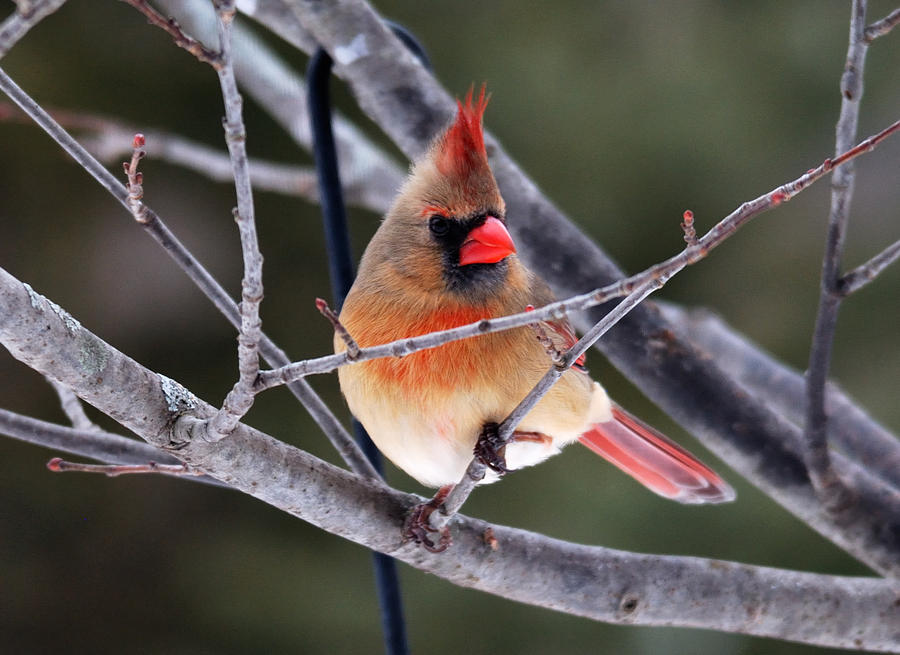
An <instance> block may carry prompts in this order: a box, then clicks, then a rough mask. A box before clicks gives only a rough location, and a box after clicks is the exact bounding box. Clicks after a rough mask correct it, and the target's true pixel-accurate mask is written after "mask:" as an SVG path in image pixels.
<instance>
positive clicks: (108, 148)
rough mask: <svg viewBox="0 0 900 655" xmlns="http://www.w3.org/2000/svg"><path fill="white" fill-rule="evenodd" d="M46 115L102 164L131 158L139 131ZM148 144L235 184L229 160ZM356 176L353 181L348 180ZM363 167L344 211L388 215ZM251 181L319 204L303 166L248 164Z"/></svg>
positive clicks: (166, 143)
mask: <svg viewBox="0 0 900 655" xmlns="http://www.w3.org/2000/svg"><path fill="white" fill-rule="evenodd" d="M47 111H48V113H49V114H50V115H51V116H53V118H54V119H55V120H56V121H58V122H59V124H60V125H62V126H63V127H66V128H68V129H82V130H87V131H88V134H85V135H82V137H81V142H82V145H83V146H84V147H85V148H86V149H87V150H88V151H89V152H90V153H91V154H93V155H94V156H95V157H97V158H98V159H99V160H100V161H103V162H105V163H110V162H112V161H115V160H116V159H118V158H119V157H121V156H123V155H127V154H131V152H132V148H131V147H130V146H129V145H128V144H129V139H131V138H132V136H133V135H134V134H135V132H137V131H138V130H137V128H135V127H134V126H129V125H127V124H126V123H122V122H120V121H117V120H115V119H112V118H108V117H105V116H98V115H96V114H85V113H82V112H76V111H70V110H64V109H48V110H47ZM19 118H21V119H22V121H23V122H27V123H31V121H30V120H29V119H28V117H27V116H26V115H25V114H24V113H22V112H20V111H19V110H18V109H16V108H15V107H14V106H13V105H12V104H10V103H6V102H0V121H13V120H17V119H19ZM144 135H145V137H146V140H147V141H148V142H150V143H152V144H153V149H152V150H150V151H149V152H145V153H144V156H145V157H147V158H150V159H160V160H163V161H167V162H170V163H172V164H175V165H177V166H182V167H184V168H187V169H189V170H191V171H193V172H195V173H198V174H200V175H203V176H204V177H207V178H209V179H211V180H214V181H216V182H228V183H232V184H233V183H234V173H233V171H232V168H231V160H230V159H229V157H228V155H227V154H225V153H222V152H220V151H218V150H216V149H214V148H210V147H209V146H207V145H204V144H202V143H198V142H196V141H192V140H190V139H185V138H183V137H180V136H178V135H175V134H171V133H168V132H164V131H160V130H146V131H145V132H144ZM350 172H352V173H357V175H354V176H352V177H351V175H350V174H349V173H350ZM362 172H363V170H362V169H361V167H359V166H356V167H351V168H350V171H349V172H348V174H347V175H345V176H344V178H346V179H344V178H342V180H341V182H342V183H343V186H344V194H345V198H346V200H347V204H348V205H353V206H356V207H362V208H364V209H369V210H372V211H374V212H378V213H384V212H385V211H387V208H388V203H389V201H390V198H389V197H388V195H387V192H389V191H391V190H392V189H388V190H387V192H386V191H385V190H384V189H378V188H375V185H376V184H379V183H382V182H383V178H371V177H361V176H360V175H359V174H360V173H362ZM250 181H251V182H252V183H253V187H254V189H256V190H257V191H270V192H272V193H280V194H283V195H288V196H297V197H300V198H303V199H305V200H308V201H310V202H318V201H319V190H318V188H317V186H316V172H315V170H313V169H312V168H310V167H307V166H295V165H291V164H280V163H276V162H272V161H260V160H258V159H254V160H253V161H251V162H250Z"/></svg>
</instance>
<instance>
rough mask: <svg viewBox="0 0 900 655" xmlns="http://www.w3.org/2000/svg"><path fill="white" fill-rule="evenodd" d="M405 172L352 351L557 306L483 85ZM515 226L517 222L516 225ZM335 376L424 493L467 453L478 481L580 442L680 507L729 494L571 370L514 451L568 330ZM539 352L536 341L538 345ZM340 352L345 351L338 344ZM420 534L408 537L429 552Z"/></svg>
mask: <svg viewBox="0 0 900 655" xmlns="http://www.w3.org/2000/svg"><path fill="white" fill-rule="evenodd" d="M457 104H458V111H457V114H456V119H455V121H454V122H453V124H452V125H450V127H449V128H448V129H447V130H446V131H445V132H444V133H443V134H441V135H440V136H439V137H438V138H437V139H436V140H435V141H434V143H433V144H432V146H431V148H430V149H429V151H428V152H427V153H426V154H425V156H424V157H422V158H421V159H420V160H419V161H418V162H416V163H415V165H414V166H413V168H412V171H411V173H410V175H409V177H408V179H407V180H406V182H405V184H404V185H403V187H402V188H401V189H400V191H399V193H398V195H397V198H396V199H395V201H394V203H393V206H392V207H391V209H390V210H389V211H388V213H387V215H386V217H385V219H384V222H383V223H382V224H381V226H380V227H379V228H378V231H377V232H376V233H375V236H374V237H373V238H372V241H371V242H370V243H369V246H368V248H366V252H365V254H364V255H363V258H362V262H361V263H360V267H359V274H358V276H357V278H356V282H355V283H354V285H353V288H352V289H351V290H350V293H349V295H348V296H347V298H346V300H345V302H344V305H343V308H342V311H341V314H340V321H341V323H343V325H344V326H345V327H346V328H347V330H348V331H349V333H350V334H351V335H352V336H353V337H354V338H355V340H356V342H357V343H358V344H359V346H361V347H367V346H374V345H378V344H382V343H387V342H390V341H394V340H396V339H402V338H405V337H412V336H417V335H422V334H426V333H428V332H434V331H436V330H445V329H448V328H453V327H458V326H460V325H465V324H467V323H473V322H475V321H478V320H481V319H486V318H491V317H498V316H504V315H507V314H514V313H519V312H522V311H525V310H526V309H527V308H528V307H530V306H533V307H541V306H543V305H546V304H547V303H550V302H553V301H554V297H553V294H552V292H551V291H550V289H549V287H548V286H547V284H546V283H545V282H544V281H543V280H542V279H541V278H540V277H538V276H537V275H536V274H535V273H533V272H532V271H530V270H528V269H527V268H526V267H525V265H524V264H523V263H522V262H521V261H520V260H519V258H518V257H517V255H516V247H515V244H514V243H513V240H512V237H511V236H510V234H509V231H508V230H507V227H506V220H507V218H506V210H505V203H504V202H503V198H502V197H501V196H500V191H499V189H498V188H497V183H496V181H495V180H494V176H493V174H492V172H491V169H490V166H489V165H488V159H487V153H486V152H485V147H484V136H483V133H482V116H483V114H484V110H485V107H486V105H487V98H486V97H485V92H484V87H482V89H481V93H480V95H479V96H478V98H477V100H474V101H473V97H472V91H471V90H470V91H469V93H468V95H467V96H466V98H465V101H464V102H458V103H457ZM511 218H512V219H513V220H514V217H511ZM537 331H538V336H537V337H536V334H535V330H534V329H530V328H529V327H522V328H516V329H512V330H508V331H505V332H496V333H492V334H485V335H481V336H478V337H473V338H470V339H465V340H461V341H455V342H452V343H448V344H446V345H443V346H440V347H437V348H432V349H428V350H421V351H418V352H415V353H412V354H410V355H407V356H406V357H403V358H384V359H375V360H370V361H365V362H360V363H356V364H351V365H349V366H344V367H342V368H340V369H339V378H340V384H341V389H342V391H343V393H344V396H345V397H346V399H347V402H348V404H349V406H350V409H351V411H352V412H353V414H354V415H355V416H356V417H357V418H358V419H359V421H360V422H361V423H362V424H363V426H365V428H366V430H367V431H368V432H369V434H370V435H371V437H372V440H373V441H374V442H375V444H376V445H377V446H378V448H379V449H380V450H381V452H382V453H384V454H385V455H386V456H387V458H388V459H390V460H391V461H392V462H394V464H396V465H397V466H399V467H400V468H401V469H403V470H404V471H406V472H407V473H408V474H409V475H411V476H412V477H414V478H415V479H416V480H418V481H419V482H421V483H422V484H424V485H426V486H430V487H441V488H442V491H441V492H439V493H438V495H437V496H436V497H435V498H436V499H440V498H442V497H443V495H442V494H445V493H446V492H447V490H448V488H449V486H451V485H453V484H454V483H456V482H458V481H459V480H460V479H461V478H462V476H463V474H464V473H465V471H466V468H467V467H468V465H469V463H470V461H471V460H472V457H473V452H476V453H477V455H478V456H479V457H480V458H481V459H482V460H483V461H484V463H485V464H486V465H487V466H488V469H489V470H488V472H487V475H486V476H485V478H484V480H483V481H484V482H492V481H494V480H496V479H497V478H498V477H499V476H500V475H502V474H503V473H505V472H506V471H508V470H513V469H518V468H522V467H525V466H530V465H533V464H537V463H538V462H541V461H543V460H544V459H546V458H548V457H550V456H551V455H555V454H557V453H558V452H559V451H560V449H561V448H562V447H563V446H566V445H567V444H569V443H571V442H573V441H581V443H583V444H584V445H586V446H587V447H588V448H590V449H591V450H593V451H594V452H596V453H598V454H600V455H601V456H602V457H604V458H606V459H607V460H609V461H610V462H612V463H613V464H614V465H616V466H617V467H619V468H620V469H622V470H623V471H625V472H626V473H628V474H629V475H631V476H632V477H634V478H635V479H636V480H638V481H639V482H640V483H642V484H643V485H645V486H646V487H648V488H649V489H650V490H652V491H654V492H656V493H658V494H660V495H662V496H665V497H666V498H671V499H672V500H676V501H679V502H682V503H717V502H724V501H728V500H732V499H733V498H734V492H733V491H732V489H731V487H730V486H729V485H728V484H727V483H725V482H724V481H723V480H722V479H721V478H720V477H719V476H718V475H716V474H715V473H714V472H713V471H712V470H710V469H709V468H707V467H706V466H705V465H704V464H702V463H701V462H700V461H699V460H697V459H696V458H695V457H694V456H693V455H691V454H690V453H688V452H687V451H686V450H684V449H683V448H681V447H680V446H678V445H677V444H675V443H673V442H672V441H670V440H669V439H668V438H666V437H664V436H663V435H661V434H660V433H659V432H657V431H656V430H654V429H653V428H651V427H649V426H647V425H645V424H644V423H642V422H641V421H639V420H638V419H636V418H634V417H633V416H631V415H630V414H629V413H627V412H626V411H625V410H623V409H622V408H620V407H619V406H617V405H616V404H615V403H613V402H611V401H610V399H609V397H608V396H607V395H606V392H605V391H604V390H603V387H601V386H600V385H599V384H597V383H596V382H594V381H593V380H591V378H590V377H589V376H588V373H587V371H586V369H584V366H583V361H579V362H577V363H576V365H575V366H573V367H572V368H570V369H569V370H568V371H567V372H566V373H564V374H563V376H562V377H561V378H560V379H559V381H558V382H557V384H556V385H555V386H554V387H553V388H551V390H550V391H549V392H548V393H547V395H546V396H544V397H543V398H542V399H541V401H540V402H539V403H538V404H537V405H536V406H535V407H534V409H532V410H531V412H529V413H528V414H527V415H526V416H525V418H524V419H523V420H522V422H521V423H520V424H519V426H518V427H517V428H516V431H515V433H514V434H513V436H512V438H511V440H510V441H509V443H507V444H505V445H500V446H499V447H498V446H497V444H496V443H495V441H494V439H495V435H496V426H497V424H498V423H500V422H501V421H503V419H504V418H506V416H507V415H508V414H509V413H510V411H511V410H512V409H513V408H514V407H515V406H516V405H517V404H518V403H519V401H520V400H522V398H523V397H524V396H525V395H526V394H527V393H528V392H529V391H530V390H531V388H532V387H533V386H534V385H535V384H536V383H537V381H538V380H539V379H540V378H541V377H542V376H543V374H544V373H545V372H546V371H547V369H548V368H549V367H550V366H551V358H550V356H549V355H548V346H550V349H549V350H552V349H556V350H558V351H565V350H566V349H567V348H568V347H570V346H571V345H572V344H574V343H575V335H574V332H573V330H572V328H571V326H570V325H569V322H568V321H567V320H565V319H563V320H553V321H544V322H542V323H541V325H540V327H539V328H538V330H537ZM542 342H543V343H542ZM335 348H336V349H337V350H338V351H341V350H343V349H344V348H345V345H344V342H343V340H342V339H340V338H339V337H337V336H336V337H335ZM429 529H430V528H429V526H428V524H427V517H426V521H425V524H424V525H423V526H419V527H418V528H417V529H414V530H411V531H410V532H409V535H408V536H411V537H412V538H414V539H415V540H417V541H421V542H423V543H424V544H425V546H426V547H429V548H433V549H435V550H438V549H440V548H438V547H435V546H434V544H433V542H431V540H430V539H428V537H427V535H426V534H425V532H427V531H428V530H429Z"/></svg>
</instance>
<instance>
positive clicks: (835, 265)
mask: <svg viewBox="0 0 900 655" xmlns="http://www.w3.org/2000/svg"><path fill="white" fill-rule="evenodd" d="M865 27H866V0H853V3H852V9H851V17H850V45H849V46H848V48H847V62H846V64H845V66H844V74H843V75H842V76H841V96H842V97H841V114H840V118H839V119H838V122H837V127H836V142H835V154H837V153H841V152H842V151H844V150H846V149H847V148H848V147H849V146H850V144H852V143H853V142H854V140H855V139H856V129H857V124H858V122H859V102H860V99H861V98H862V92H863V68H864V66H865V59H866V51H867V47H866V42H865V41H864V39H863V37H864V32H865ZM853 182H854V171H853V166H845V167H843V168H841V169H840V170H838V171H837V172H836V173H835V174H834V176H833V177H832V179H831V211H830V214H829V218H828V234H827V237H826V242H825V254H824V255H823V258H822V281H821V287H820V293H819V309H818V312H817V314H816V322H815V328H814V330H813V339H812V346H811V347H810V351H809V367H808V370H807V374H806V421H805V427H804V431H803V439H804V442H805V460H806V467H807V470H808V472H809V477H810V480H811V481H812V485H813V488H814V489H815V490H816V494H817V495H818V496H819V499H820V501H821V502H822V504H823V506H824V507H826V508H827V509H829V510H830V511H838V510H839V509H842V508H844V507H846V506H847V505H848V504H849V503H850V502H851V498H850V495H851V494H850V491H849V489H847V487H846V485H845V484H844V483H843V482H842V481H841V480H840V478H839V477H838V475H837V473H836V472H835V470H834V467H833V466H832V463H831V456H830V453H829V452H828V431H827V428H828V416H827V414H826V412H825V383H826V382H827V380H828V369H829V366H830V363H831V352H832V348H833V346H834V335H835V329H836V327H837V315H838V309H839V308H840V303H841V294H840V291H839V287H840V268H841V256H842V254H843V250H844V239H845V237H846V234H847V224H848V222H849V219H850V203H851V201H852V199H853Z"/></svg>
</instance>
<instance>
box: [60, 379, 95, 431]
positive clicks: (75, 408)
mask: <svg viewBox="0 0 900 655" xmlns="http://www.w3.org/2000/svg"><path fill="white" fill-rule="evenodd" d="M47 381H48V382H49V383H50V386H52V387H53V390H54V391H55V392H56V395H57V396H59V403H60V405H61V406H62V410H63V412H64V413H65V415H66V416H67V417H68V418H69V421H71V422H72V427H74V428H75V429H76V430H86V431H91V430H100V428H99V426H97V424H96V423H94V422H93V421H92V420H91V419H89V418H88V415H87V414H85V413H84V407H83V406H82V405H81V399H80V398H78V396H76V395H75V394H74V393H72V390H71V389H69V388H68V387H65V386H63V385H61V384H60V383H59V382H57V381H56V380H54V379H52V378H47Z"/></svg>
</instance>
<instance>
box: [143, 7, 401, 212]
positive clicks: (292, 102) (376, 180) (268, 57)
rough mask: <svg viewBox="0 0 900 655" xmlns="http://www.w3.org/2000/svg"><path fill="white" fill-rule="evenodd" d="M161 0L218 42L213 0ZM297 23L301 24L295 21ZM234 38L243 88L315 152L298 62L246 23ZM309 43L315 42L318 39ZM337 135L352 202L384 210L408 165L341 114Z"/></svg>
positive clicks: (337, 117)
mask: <svg viewBox="0 0 900 655" xmlns="http://www.w3.org/2000/svg"><path fill="white" fill-rule="evenodd" d="M156 4H157V5H161V6H163V7H164V8H165V9H166V10H167V11H168V12H169V13H171V14H173V15H176V16H178V18H179V20H180V21H181V22H182V24H183V25H185V26H186V27H187V28H189V29H190V31H191V33H192V34H193V35H195V36H196V37H197V38H199V39H203V40H204V41H205V42H206V43H212V42H213V41H214V39H215V22H214V21H209V20H207V18H208V13H209V0H193V1H188V0H157V2H156ZM257 4H259V3H257ZM277 5H278V3H273V4H272V6H271V7H270V8H271V9H274V10H276V11H277V10H278V6H277ZM256 9H262V8H261V7H256ZM248 10H249V9H248V5H247V3H244V4H243V6H242V7H241V11H242V12H247V11H248ZM285 23H292V21H286V22H283V23H282V26H287V27H290V26H291V25H285ZM293 24H294V25H296V23H295V22H294V23H293ZM269 29H271V30H272V31H273V32H275V33H276V34H278V33H279V30H278V27H277V26H269ZM232 41H233V43H232V45H233V60H234V67H235V75H236V76H237V79H238V82H239V84H240V86H241V90H242V91H243V92H244V94H246V95H247V96H249V97H251V98H253V100H254V101H255V102H256V103H257V104H259V105H260V106H261V107H262V108H263V109H264V110H265V111H266V113H267V114H268V115H269V116H271V117H272V119H273V120H275V122H276V123H278V124H279V125H281V126H282V128H283V129H284V131H285V132H287V134H289V135H290V137H291V138H292V139H293V140H294V141H295V142H296V143H297V144H298V145H299V146H301V147H303V148H304V149H306V150H310V149H311V144H312V135H311V133H310V126H309V113H308V107H307V103H306V82H305V81H304V79H303V77H302V76H301V75H299V74H298V73H297V72H296V67H295V66H294V65H293V62H292V63H291V64H288V63H287V62H286V61H285V60H284V59H283V58H282V57H281V56H279V55H278V54H277V53H276V52H275V51H274V50H273V49H272V48H271V46H270V45H269V44H268V42H266V41H265V40H263V39H262V38H261V37H260V36H259V34H258V31H257V30H253V29H249V28H247V27H246V26H245V24H242V22H238V23H236V24H235V26H234V34H233V40H232ZM309 43H310V44H312V43H313V41H312V39H309ZM314 49H315V48H312V49H311V50H310V51H309V52H312V51H313V50H314ZM334 136H335V140H336V142H337V147H338V159H339V166H340V171H341V179H342V181H343V183H344V185H345V186H346V188H347V189H348V196H347V200H348V202H355V203H357V204H359V205H361V206H364V207H367V208H370V209H373V210H374V211H376V212H377V213H378V214H383V213H384V212H385V211H386V210H387V208H388V207H389V206H390V204H391V202H392V201H393V199H394V195H395V194H396V191H397V189H398V188H399V187H400V184H401V183H402V182H403V179H404V177H405V169H406V166H405V165H404V166H402V167H401V166H398V165H397V162H396V161H394V160H393V159H392V158H391V157H390V156H388V155H387V154H386V153H385V152H384V150H383V148H381V147H380V146H377V145H376V144H374V143H373V142H372V140H371V138H370V137H369V136H368V135H367V134H365V133H364V132H363V131H362V130H361V129H359V128H358V127H357V126H356V125H354V124H353V123H351V122H350V121H349V120H347V118H345V117H344V116H341V115H340V114H336V115H335V117H334ZM254 185H256V182H255V180H254ZM259 188H260V187H257V189H259ZM354 198H357V200H354Z"/></svg>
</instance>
